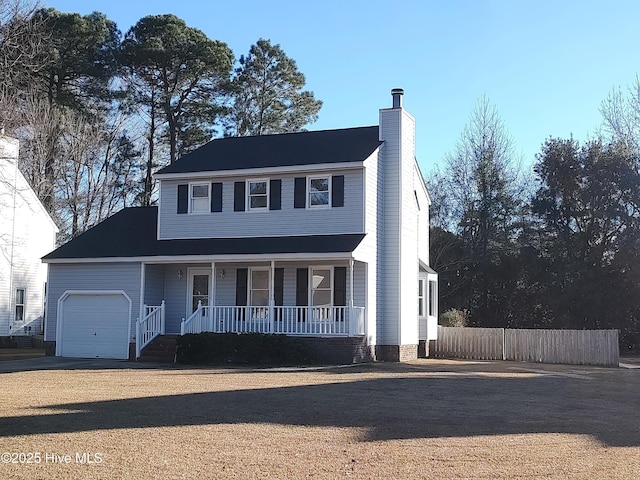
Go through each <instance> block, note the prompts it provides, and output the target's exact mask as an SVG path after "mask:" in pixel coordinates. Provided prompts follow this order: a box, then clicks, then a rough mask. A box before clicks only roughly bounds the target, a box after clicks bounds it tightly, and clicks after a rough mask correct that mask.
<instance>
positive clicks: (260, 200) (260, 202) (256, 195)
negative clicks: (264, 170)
mask: <svg viewBox="0 0 640 480" xmlns="http://www.w3.org/2000/svg"><path fill="white" fill-rule="evenodd" d="M247 194H248V197H247V206H248V208H247V210H250V211H252V210H268V209H269V181H268V180H247Z"/></svg>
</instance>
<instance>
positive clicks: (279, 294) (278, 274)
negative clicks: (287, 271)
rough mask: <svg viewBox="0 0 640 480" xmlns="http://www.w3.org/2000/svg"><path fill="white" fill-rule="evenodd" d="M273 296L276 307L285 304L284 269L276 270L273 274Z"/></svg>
mask: <svg viewBox="0 0 640 480" xmlns="http://www.w3.org/2000/svg"><path fill="white" fill-rule="evenodd" d="M273 296H274V301H275V304H276V307H281V306H282V305H283V304H284V268H276V270H275V272H274V273H273Z"/></svg>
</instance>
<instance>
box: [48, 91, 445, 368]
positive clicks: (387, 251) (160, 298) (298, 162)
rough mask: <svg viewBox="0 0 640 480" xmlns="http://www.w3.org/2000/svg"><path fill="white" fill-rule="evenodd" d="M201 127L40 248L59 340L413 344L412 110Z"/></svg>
mask: <svg viewBox="0 0 640 480" xmlns="http://www.w3.org/2000/svg"><path fill="white" fill-rule="evenodd" d="M402 95H403V92H402V90H399V89H395V90H393V91H392V97H393V106H392V108H384V109H381V110H380V123H379V125H377V126H371V127H359V128H349V129H340V130H324V131H315V132H314V131H312V132H299V133H290V134H280V135H264V136H257V137H241V138H223V139H217V140H213V141H211V142H209V143H208V144H206V145H204V146H202V147H201V148H199V149H197V150H195V151H194V152H192V153H190V154H188V155H185V156H184V157H182V158H181V159H179V160H178V161H176V162H175V163H173V164H172V165H169V166H168V167H165V168H163V169H161V170H160V171H159V172H158V173H157V174H156V179H157V180H158V181H159V185H160V198H159V204H158V207H138V208H127V209H125V210H122V211H121V212H119V213H117V214H116V215H114V216H112V217H111V218H109V219H107V220H105V221H104V222H102V223H101V224H99V225H97V226H95V227H94V228H92V229H91V230H89V231H87V232H86V233H84V234H82V235H80V236H79V237H77V238H76V239H74V240H72V241H70V242H69V243H67V244H65V245H63V246H61V247H60V248H58V249H56V250H55V251H53V252H52V253H50V254H49V255H47V256H45V257H44V261H45V262H47V263H48V264H49V286H50V288H49V291H48V304H47V305H48V308H47V319H48V321H47V324H46V332H45V340H46V341H48V342H50V345H51V347H53V345H54V344H55V352H56V355H61V356H70V357H111V358H127V357H128V356H133V355H132V354H131V353H130V352H132V351H133V346H135V347H136V350H137V353H136V356H137V355H139V354H140V352H141V350H142V349H143V348H144V347H145V345H146V344H147V343H148V342H149V341H150V340H151V339H152V338H153V337H154V336H156V335H160V334H182V333H194V332H200V331H212V332H251V331H253V332H270V333H280V334H287V335H296V336H299V337H301V338H305V339H307V341H308V342H310V343H311V344H313V345H314V346H315V347H317V349H318V350H319V351H321V352H324V353H326V354H327V355H325V357H334V358H337V359H345V358H346V359H348V361H362V360H367V359H372V358H376V359H381V360H396V361H397V360H407V359H412V358H416V356H417V355H418V346H419V344H420V343H423V344H424V343H426V342H427V341H428V340H432V339H435V336H436V332H437V325H436V323H437V322H436V318H437V312H436V308H437V301H436V300H437V286H436V281H437V275H436V273H435V272H434V271H433V270H432V269H430V268H429V204H430V200H429V195H428V193H427V189H426V187H425V183H424V180H423V178H422V175H421V173H420V170H419V168H418V164H417V162H416V159H415V120H414V118H413V117H412V116H411V115H410V114H409V113H407V112H406V111H405V110H404V109H403V107H402Z"/></svg>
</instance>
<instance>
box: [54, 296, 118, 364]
mask: <svg viewBox="0 0 640 480" xmlns="http://www.w3.org/2000/svg"><path fill="white" fill-rule="evenodd" d="M130 319H131V299H130V298H129V296H128V295H127V294H126V293H125V292H123V291H121V290H114V291H67V292H65V293H64V294H63V295H62V296H61V297H60V299H59V300H58V322H57V323H58V325H57V331H56V355H58V356H61V357H79V358H118V359H127V358H129V334H130V331H131V320H130Z"/></svg>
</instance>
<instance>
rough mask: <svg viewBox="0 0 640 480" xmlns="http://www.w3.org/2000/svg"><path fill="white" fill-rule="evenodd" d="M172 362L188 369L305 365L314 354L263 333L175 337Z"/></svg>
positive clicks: (300, 343)
mask: <svg viewBox="0 0 640 480" xmlns="http://www.w3.org/2000/svg"><path fill="white" fill-rule="evenodd" d="M176 362H177V363H183V364H188V365H224V364H230V363H231V364H252V365H309V364H312V363H316V362H315V355H314V351H313V349H312V348H311V347H309V346H308V345H307V344H305V343H304V342H303V341H301V340H299V339H296V338H293V337H287V336H286V335H274V334H265V333H242V334H237V333H199V334H189V335H183V336H181V337H178V342H177V346H176Z"/></svg>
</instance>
